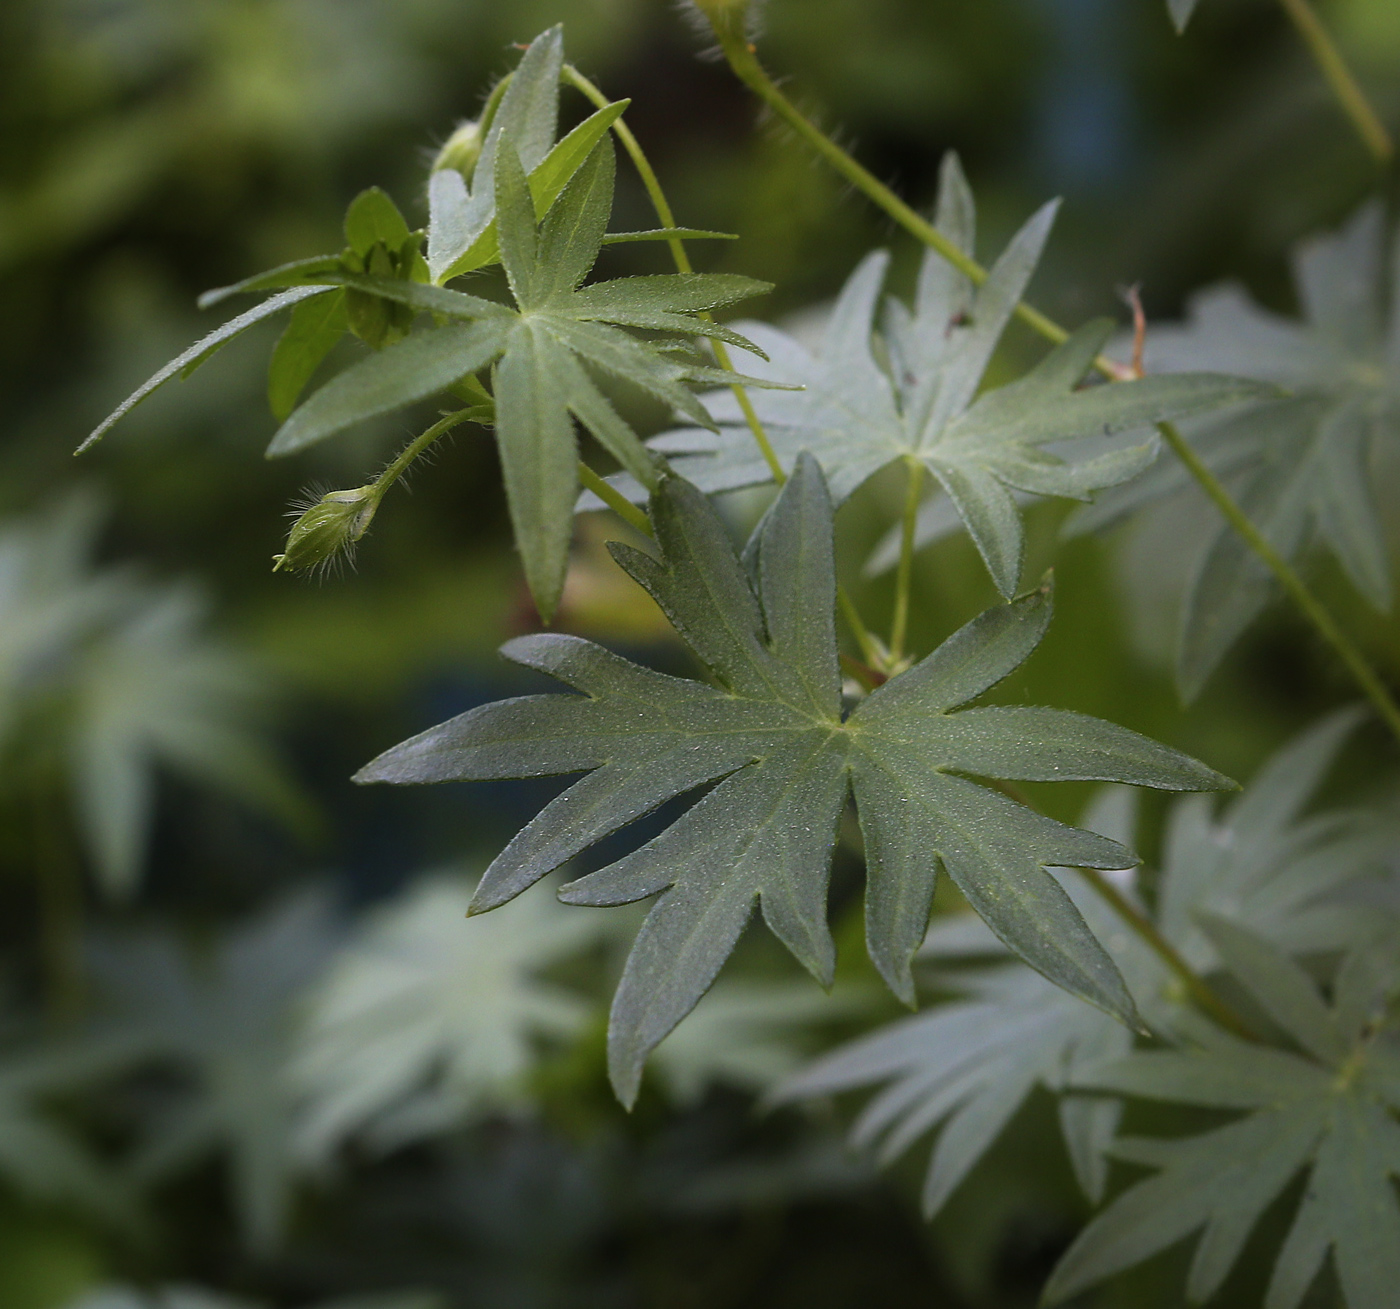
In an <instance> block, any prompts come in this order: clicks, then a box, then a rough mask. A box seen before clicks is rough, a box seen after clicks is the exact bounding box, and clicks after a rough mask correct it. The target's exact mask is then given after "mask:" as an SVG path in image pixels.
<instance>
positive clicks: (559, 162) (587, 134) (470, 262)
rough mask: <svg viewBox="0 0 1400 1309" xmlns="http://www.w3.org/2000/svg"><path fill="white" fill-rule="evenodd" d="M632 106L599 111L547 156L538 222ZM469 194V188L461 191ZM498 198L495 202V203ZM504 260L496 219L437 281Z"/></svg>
mask: <svg viewBox="0 0 1400 1309" xmlns="http://www.w3.org/2000/svg"><path fill="white" fill-rule="evenodd" d="M629 104H631V101H630V100H618V101H614V103H612V104H610V105H608V106H606V107H605V108H603V109H600V110H598V112H597V113H595V114H593V115H591V116H590V117H589V118H586V119H584V121H583V122H581V123H580V124H579V125H578V126H577V127H576V128H574V130H573V131H572V132H570V133H569V134H568V136H566V137H565V138H564V139H563V140H562V141H560V142H559V143H558V144H557V145H556V146H555V147H554V148H553V149H552V150H551V151H550V152H549V154H548V155H546V156H545V158H544V161H543V162H542V163H541V164H540V165H539V166H538V167H537V168H535V169H534V170H533V171H532V172H531V173H530V174H529V182H530V197H531V199H532V200H533V201H534V207H535V217H536V219H541V218H543V217H544V216H545V215H546V214H547V213H548V212H549V211H550V209H552V208H553V206H554V202H555V201H556V200H557V199H558V198H559V195H560V194H561V192H562V191H563V189H564V186H565V185H566V184H567V183H568V181H569V179H570V178H572V177H573V175H574V174H575V173H576V172H578V170H579V168H581V167H582V166H583V164H584V162H585V161H586V160H587V159H588V157H589V156H590V155H591V154H592V152H593V150H594V148H595V147H596V146H597V144H598V142H599V141H601V140H602V139H603V137H604V136H606V135H607V133H608V130H609V129H610V128H611V127H612V125H613V124H614V123H615V122H616V121H617V120H618V119H619V118H621V117H622V114H623V111H624V110H625V109H626V108H627V106H628V105H629ZM442 185H443V186H444V187H446V188H449V189H454V190H455V189H457V188H458V183H456V182H445V183H443V184H442ZM461 190H462V194H465V188H464V187H463V188H461ZM494 199H495V198H494V196H493V197H492V202H493V204H494ZM670 235H672V233H671V232H670V231H669V229H667V230H666V232H665V233H659V234H657V233H650V232H647V233H640V232H639V233H630V232H622V233H619V234H618V235H617V236H616V237H606V236H605V237H604V238H603V241H604V243H605V244H607V243H610V242H612V241H615V240H623V241H627V240H664V239H668V237H669V236H670ZM500 257H501V246H500V239H499V236H498V234H497V231H496V220H495V218H492V219H491V220H490V222H488V223H487V225H486V227H485V229H484V230H483V231H482V232H481V234H480V235H479V236H477V237H476V238H475V239H474V240H473V241H472V242H471V244H470V246H469V247H468V248H467V249H466V251H464V252H463V253H462V254H460V255H458V256H457V257H456V258H455V259H453V260H452V262H451V263H450V264H449V265H447V266H446V267H445V268H443V269H442V271H441V273H440V275H438V276H437V277H436V278H435V279H434V280H436V281H439V282H447V281H450V280H451V279H452V278H454V277H460V276H462V274H464V273H470V272H474V271H475V270H477V269H479V268H485V267H486V266H487V265H488V264H494V263H496V262H497V261H498V260H499V259H500Z"/></svg>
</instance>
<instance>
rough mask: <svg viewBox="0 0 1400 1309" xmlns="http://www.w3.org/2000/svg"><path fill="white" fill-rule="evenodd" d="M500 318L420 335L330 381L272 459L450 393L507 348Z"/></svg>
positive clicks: (277, 443) (281, 437)
mask: <svg viewBox="0 0 1400 1309" xmlns="http://www.w3.org/2000/svg"><path fill="white" fill-rule="evenodd" d="M506 331H507V325H506V324H504V323H503V322H502V321H501V320H500V319H498V318H494V317H493V318H486V319H482V320H481V321H479V322H475V323H454V324H452V325H451V326H449V327H443V328H439V329H437V330H436V331H428V332H421V333H419V334H418V335H416V336H410V337H408V338H407V339H406V340H404V341H400V342H399V343H398V344H397V345H391V346H389V347H388V349H386V350H382V351H380V352H379V353H378V354H373V355H370V356H369V358H368V359H362V360H361V361H360V362H359V363H358V364H355V365H354V366H353V367H350V368H347V369H346V370H345V371H344V372H343V373H339V374H337V375H336V376H335V377H333V378H331V380H330V381H329V382H327V383H326V384H325V386H323V387H322V388H321V389H320V390H319V391H317V392H316V393H315V394H313V395H312V396H311V397H310V399H308V400H307V401H306V402H305V403H304V404H303V405H302V406H301V408H299V409H297V410H296V411H295V412H294V413H293V414H292V416H291V417H290V418H288V419H287V421H286V422H285V423H283V424H282V426H281V427H280V428H279V429H278V431H277V434H276V435H275V436H274V437H273V438H272V443H271V444H270V445H269V446H268V447H267V454H268V457H269V458H273V457H276V456H278V455H288V454H293V453H294V452H296V451H298V450H303V449H305V448H306V447H307V446H309V445H314V444H315V443H316V442H317V441H324V440H325V439H326V438H327V437H328V436H334V435H335V434H336V433H337V432H342V431H344V430H345V429H346V428H347V427H352V426H354V424H356V423H360V422H364V420H365V419H367V418H375V417H377V416H378V415H380V414H386V413H391V412H392V411H393V410H395V409H402V408H403V407H404V406H405V405H410V404H413V403H415V402H416V401H419V400H426V399H427V398H428V397H429V396H432V395H436V394H437V393H438V392H440V391H444V390H446V389H447V388H448V387H450V386H452V385H453V383H455V382H457V381H460V380H461V379H462V378H463V377H465V376H467V374H469V373H474V372H476V371H477V370H478V369H480V368H484V367H486V365H487V364H489V363H490V362H491V361H492V360H493V359H494V358H495V357H496V356H497V355H499V354H500V352H501V351H502V349H504V346H505V336H506Z"/></svg>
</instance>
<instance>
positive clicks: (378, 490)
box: [374, 409, 473, 495]
mask: <svg viewBox="0 0 1400 1309" xmlns="http://www.w3.org/2000/svg"><path fill="white" fill-rule="evenodd" d="M472 416H473V414H472V410H470V409H458V410H456V411H454V412H453V413H450V414H445V415H443V417H441V418H439V419H438V421H437V422H435V423H434V424H433V425H432V426H431V427H430V428H428V430H427V431H426V432H423V433H422V434H421V435H419V436H415V437H414V438H413V440H411V441H410V442H409V443H408V444H407V445H406V446H404V448H403V449H402V450H400V451H399V452H398V454H396V455H395V456H394V457H393V459H391V460H390V461H389V463H388V465H387V466H386V467H385V469H384V471H383V472H382V473H380V474H379V476H378V477H377V478H376V479H375V481H374V491H375V494H376V495H383V494H384V492H385V491H387V490H388V489H389V488H390V487H391V486H393V484H394V483H395V482H397V481H398V480H399V478H401V477H402V476H403V475H404V473H406V472H407V471H408V466H409V465H410V464H411V463H412V462H413V461H414V460H415V459H417V458H418V456H419V455H421V454H422V453H423V451H424V450H426V449H427V448H428V447H429V446H430V445H432V444H433V442H434V441H436V440H437V439H438V437H440V436H446V435H447V433H448V432H450V431H451V430H452V429H453V428H454V427H460V426H461V425H462V424H463V423H465V422H467V421H468V420H469V419H470V418H471V417H472Z"/></svg>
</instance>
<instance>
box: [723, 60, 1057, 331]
mask: <svg viewBox="0 0 1400 1309" xmlns="http://www.w3.org/2000/svg"><path fill="white" fill-rule="evenodd" d="M719 36H720V47H721V49H722V50H723V51H724V56H725V58H726V59H727V60H728V61H729V66H730V68H732V69H733V70H734V73H735V75H736V76H737V77H738V78H739V80H740V81H741V82H743V83H744V85H745V86H747V87H748V88H749V89H750V90H751V91H753V93H754V94H755V95H757V96H758V98H759V99H760V100H762V101H763V103H764V104H766V105H767V106H768V107H769V108H770V109H771V110H772V111H773V112H774V113H775V114H776V115H777V116H778V117H779V118H780V119H782V121H783V122H785V123H786V124H787V125H788V126H789V127H790V128H792V130H793V131H794V132H796V133H797V135H798V136H800V137H801V138H802V139H803V140H804V141H806V142H807V144H808V145H810V146H811V147H812V149H814V150H815V151H816V152H817V154H819V155H820V156H821V157H822V159H824V160H825V161H826V162H827V163H828V164H830V165H831V167H832V168H833V169H835V170H836V172H838V173H840V174H841V176H842V177H844V178H845V179H846V180H847V181H848V182H850V183H851V185H852V186H854V187H855V188H856V190H857V191H860V192H862V193H863V194H865V195H867V196H869V198H870V199H871V200H873V201H874V202H875V203H876V204H877V205H879V207H880V208H881V209H883V210H884V211H885V212H886V213H887V214H888V215H889V216H890V217H891V218H893V219H894V220H895V222H897V223H898V224H899V225H900V226H901V227H903V228H904V229H905V230H906V231H908V232H911V233H912V234H913V235H914V236H916V237H917V238H918V239H919V240H920V241H922V242H923V243H924V244H925V245H927V246H931V247H932V248H933V249H935V250H937V251H938V253H939V254H940V255H942V256H943V258H944V259H946V260H947V261H948V262H949V263H950V264H952V265H953V267H954V268H956V269H957V270H958V272H960V273H962V274H963V276H964V277H966V278H967V279H968V280H969V281H971V282H972V283H973V284H974V285H976V286H981V285H982V283H983V282H985V281H986V280H987V270H986V269H985V268H983V267H982V265H981V264H979V263H978V262H977V261H976V260H975V259H973V258H971V257H970V256H969V255H966V254H964V253H963V252H962V251H961V250H959V249H958V247H957V246H956V245H954V244H953V242H952V241H950V240H949V239H948V238H947V237H946V236H944V235H943V233H942V232H940V231H939V230H938V229H937V228H936V227H935V226H934V225H933V224H932V223H930V222H929V221H928V220H927V219H926V218H924V217H923V216H922V215H920V214H919V213H918V212H917V211H916V210H914V209H913V208H911V207H910V206H909V205H907V204H905V202H904V201H903V200H901V199H900V198H899V196H897V195H896V194H895V193H894V192H893V191H891V190H890V188H889V187H887V186H886V185H885V184H884V183H883V182H882V181H880V179H879V178H878V177H876V176H875V174H874V173H872V172H870V170H869V169H867V168H865V167H864V166H862V165H861V164H859V163H857V162H856V160H854V159H852V158H851V156H850V155H848V154H847V153H846V152H845V151H844V150H843V149H842V148H841V147H840V146H839V145H837V144H836V142H835V141H833V140H832V139H831V138H830V137H829V136H827V135H826V133H825V132H823V131H822V130H821V128H819V127H818V126H817V125H816V124H815V123H813V122H812V121H811V120H810V119H809V118H808V117H807V116H806V115H805V114H803V113H802V111H801V110H800V109H798V107H797V106H796V105H795V104H793V103H792V101H791V100H789V99H788V98H787V96H785V95H784V94H783V93H782V91H781V90H780V89H779V87H778V85H777V83H776V82H774V81H773V79H772V78H771V77H769V76H768V73H767V71H766V70H765V69H764V67H763V65H762V64H761V63H759V61H758V57H757V56H756V55H755V54H754V52H753V50H752V49H750V48H749V46H748V44H747V43H746V42H744V41H743V40H739V39H736V38H735V37H734V36H733V35H726V34H725V33H723V32H721V33H719ZM1016 317H1017V318H1019V319H1020V320H1021V321H1022V322H1023V323H1025V324H1026V326H1027V327H1029V328H1031V329H1032V330H1033V331H1035V332H1038V333H1039V334H1040V335H1041V336H1043V337H1045V339H1046V340H1048V341H1052V342H1054V343H1055V344H1056V345H1059V344H1060V343H1061V342H1063V341H1067V340H1069V333H1068V332H1067V331H1065V329H1064V328H1063V327H1061V326H1060V325H1059V324H1058V323H1056V322H1054V321H1053V320H1052V319H1050V318H1048V317H1047V316H1046V315H1045V314H1042V313H1041V312H1040V310H1038V309H1034V308H1032V307H1031V306H1030V305H1028V304H1025V303H1021V304H1018V305H1017V306H1016Z"/></svg>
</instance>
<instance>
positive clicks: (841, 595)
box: [836, 582, 890, 676]
mask: <svg viewBox="0 0 1400 1309" xmlns="http://www.w3.org/2000/svg"><path fill="white" fill-rule="evenodd" d="M836 603H837V605H838V606H839V607H840V609H841V617H842V618H844V619H845V620H846V626H847V627H849V628H850V629H851V635H852V636H854V637H855V639H856V644H857V645H858V646H860V652H861V654H863V655H864V656H865V662H866V663H867V664H869V665H870V666H871V668H873V669H874V670H875V671H876V672H877V673H879V674H880V675H881V676H884V673H885V670H886V669H887V668H888V667H889V663H890V660H889V656H888V655H887V654H886V653H885V651H883V650H882V649H880V643H879V641H877V640H876V639H875V637H874V635H872V633H871V631H870V629H869V628H868V627H867V626H866V625H865V623H864V621H863V620H862V619H861V616H860V610H858V609H857V608H856V602H855V601H854V600H852V599H851V593H850V592H849V591H847V590H846V588H845V587H844V586H843V585H842V584H841V583H840V582H837V583H836Z"/></svg>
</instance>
